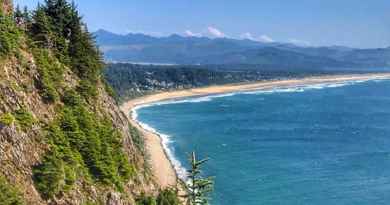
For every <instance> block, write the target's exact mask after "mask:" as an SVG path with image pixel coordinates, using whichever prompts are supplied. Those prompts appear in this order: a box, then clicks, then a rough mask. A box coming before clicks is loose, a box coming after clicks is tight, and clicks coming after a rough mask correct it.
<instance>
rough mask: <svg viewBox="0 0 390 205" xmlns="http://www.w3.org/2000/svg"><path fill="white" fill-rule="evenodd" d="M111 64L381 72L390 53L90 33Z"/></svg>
mask: <svg viewBox="0 0 390 205" xmlns="http://www.w3.org/2000/svg"><path fill="white" fill-rule="evenodd" d="M94 35H95V36H96V41H97V43H98V45H99V46H100V48H101V50H102V51H103V52H104V57H105V59H106V60H107V61H110V62H137V63H145V62H146V63H156V64H192V65H198V64H200V65H205V64H207V65H256V66H255V67H260V68H278V69H284V68H286V69H307V68H312V69H336V68H337V69H341V68H348V69H351V68H353V69H372V68H377V69H382V68H388V67H390V48H378V49H354V48H348V47H341V46H332V47H301V46H297V45H294V44H287V43H263V42H257V41H251V40H246V39H243V40H238V39H230V38H216V39H211V38H207V37H184V36H180V35H176V34H174V35H171V36H168V37H152V36H148V35H145V34H132V33H130V34H127V35H119V34H115V33H112V32H109V31H105V30H98V31H97V32H95V33H94Z"/></svg>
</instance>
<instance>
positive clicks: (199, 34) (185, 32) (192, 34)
mask: <svg viewBox="0 0 390 205" xmlns="http://www.w3.org/2000/svg"><path fill="white" fill-rule="evenodd" d="M184 34H185V35H186V36H189V37H202V34H201V33H194V32H192V31H190V30H186V31H184Z"/></svg>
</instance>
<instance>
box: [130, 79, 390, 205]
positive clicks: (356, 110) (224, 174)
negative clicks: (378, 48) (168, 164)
mask: <svg viewBox="0 0 390 205" xmlns="http://www.w3.org/2000/svg"><path fill="white" fill-rule="evenodd" d="M134 117H136V118H137V120H138V121H139V122H140V123H141V124H142V125H143V126H144V127H145V128H147V129H150V130H154V131H155V132H158V133H160V134H161V136H162V137H163V141H164V145H165V146H166V148H168V149H169V151H168V154H169V155H170V158H171V160H173V162H174V164H175V166H176V169H177V170H178V172H179V174H180V175H181V176H182V177H183V176H184V173H185V172H184V171H183V170H184V169H185V168H186V167H188V163H187V158H188V154H189V153H190V152H192V151H196V153H197V154H198V155H199V156H200V157H201V158H203V157H208V158H210V160H209V161H208V163H207V164H206V165H205V166H204V172H203V174H204V175H205V176H214V177H215V187H214V193H213V194H212V196H211V197H212V202H211V204H212V205H260V204H266V205H273V204H289V205H305V204H308V205H309V204H310V205H312V204H315V205H329V204H332V205H333V204H343V205H347V204H348V205H349V204H350V205H366V204H367V205H373V204H375V205H380V204H386V205H387V204H389V203H390V81H366V82H349V83H344V84H321V85H314V86H313V85H312V86H301V87H294V88H284V89H277V88H276V89H273V90H269V91H254V92H244V93H234V94H228V95H220V96H206V97H198V98H189V99H184V100H178V101H168V102H162V103H156V104H153V105H149V106H144V107H139V108H138V109H136V113H135V114H134Z"/></svg>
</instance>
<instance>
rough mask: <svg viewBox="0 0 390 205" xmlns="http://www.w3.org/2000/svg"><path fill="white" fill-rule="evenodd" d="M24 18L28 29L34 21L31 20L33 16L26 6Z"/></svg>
mask: <svg viewBox="0 0 390 205" xmlns="http://www.w3.org/2000/svg"><path fill="white" fill-rule="evenodd" d="M22 16H23V20H24V23H25V24H26V25H27V28H28V27H29V26H30V24H31V23H32V19H31V15H30V12H29V11H28V8H27V6H25V7H24V8H23V13H22Z"/></svg>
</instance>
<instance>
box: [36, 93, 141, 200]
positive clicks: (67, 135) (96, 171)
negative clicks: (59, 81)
mask: <svg viewBox="0 0 390 205" xmlns="http://www.w3.org/2000/svg"><path fill="white" fill-rule="evenodd" d="M77 96H78V95H77V94H75V93H74V92H71V91H69V92H68V93H67V94H66V95H65V96H64V101H65V102H66V104H67V106H65V107H64V108H63V110H62V112H61V115H60V117H59V119H58V120H56V121H55V122H54V124H53V125H50V126H49V128H48V129H47V140H48V142H49V144H50V152H49V153H48V154H47V155H46V156H45V158H44V160H43V161H42V163H41V164H40V165H38V166H36V167H35V168H34V179H35V180H34V181H35V185H36V187H37V189H38V190H39V192H40V193H41V194H42V196H43V197H46V198H51V197H53V196H55V195H56V194H58V193H60V192H61V191H67V190H69V189H71V188H72V186H73V184H74V182H75V181H77V180H78V179H79V178H80V177H83V176H85V177H86V178H87V179H89V177H91V178H92V179H94V180H95V181H97V182H100V183H102V184H104V185H109V186H114V187H116V188H117V190H119V191H123V185H124V184H125V183H126V182H127V181H128V180H129V179H131V178H132V177H133V176H134V175H135V172H136V169H135V166H134V165H132V164H131V163H130V161H129V159H128V156H127V155H126V154H125V152H124V151H123V149H122V136H121V134H120V133H119V132H118V131H117V130H116V129H115V128H114V126H113V124H112V122H111V121H110V120H108V119H105V118H103V119H102V118H101V117H98V116H97V115H96V114H95V113H92V112H90V111H88V110H87V108H86V107H85V104H83V103H81V102H80V101H79V100H80V99H79V97H77ZM76 99H77V100H76ZM51 173H52V174H53V175H51Z"/></svg>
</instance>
